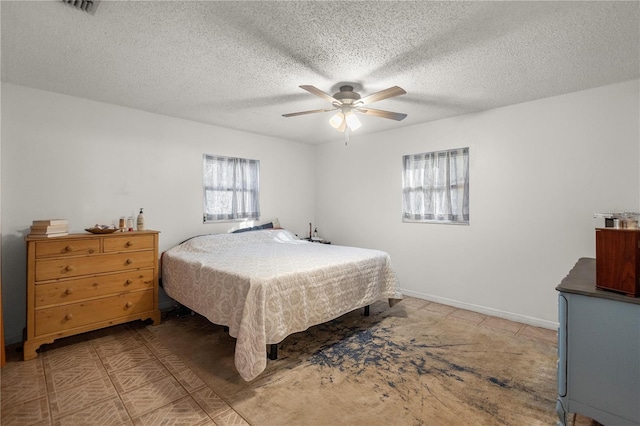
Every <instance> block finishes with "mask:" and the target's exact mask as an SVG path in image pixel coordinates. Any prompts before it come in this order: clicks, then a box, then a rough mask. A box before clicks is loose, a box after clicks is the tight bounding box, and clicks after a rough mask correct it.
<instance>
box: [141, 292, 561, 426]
mask: <svg viewBox="0 0 640 426" xmlns="http://www.w3.org/2000/svg"><path fill="white" fill-rule="evenodd" d="M149 330H150V331H151V332H152V333H153V334H154V335H156V336H157V337H158V338H159V339H160V340H161V341H162V342H163V343H164V344H165V345H166V346H167V347H168V348H169V349H171V350H173V351H175V353H177V354H179V356H180V357H181V358H182V359H183V361H184V362H185V363H186V364H187V365H188V366H189V367H190V368H191V369H192V370H193V371H194V372H195V373H196V374H197V375H198V377H199V378H200V379H201V380H202V381H204V382H205V383H206V384H207V385H209V387H210V388H211V389H214V390H215V392H216V393H217V395H219V396H220V397H221V398H222V399H223V400H224V401H225V402H226V403H227V404H229V405H230V406H231V407H233V409H234V410H235V411H237V412H238V413H239V414H240V415H241V416H242V417H243V418H244V419H246V420H247V421H248V422H249V423H251V424H255V425H292V424H296V425H347V424H348V425H352V424H367V425H390V424H394V425H430V426H437V425H518V426H520V425H528V426H532V425H554V424H555V423H556V420H557V417H556V415H555V411H554V409H555V399H556V392H557V390H556V361H557V349H556V344H555V332H553V331H550V330H543V329H537V328H535V327H529V326H526V325H522V324H518V323H514V322H510V321H506V320H501V319H498V318H493V317H487V316H485V315H481V314H477V313H473V312H469V311H464V310H458V309H455V308H452V307H449V306H445V305H440V304H436V303H430V302H428V301H424V300H420V299H415V298H406V299H405V300H403V301H402V302H401V303H399V304H397V305H396V306H394V307H393V308H389V307H388V305H386V304H385V303H382V302H379V303H376V304H374V305H373V306H372V307H371V315H370V316H369V317H364V316H362V312H361V311H356V312H352V313H349V314H347V315H344V316H342V317H340V318H338V319H337V320H334V321H331V322H329V323H327V324H322V325H319V326H315V327H312V328H310V329H309V330H307V331H305V332H302V333H297V334H295V335H292V336H289V337H288V338H286V339H285V340H284V341H283V342H282V343H281V344H280V345H279V353H278V359H277V360H275V361H269V362H268V365H267V369H266V370H265V372H263V373H262V374H261V375H260V376H259V377H258V378H256V379H255V380H253V381H251V382H245V381H244V380H242V379H241V378H240V377H239V375H238V374H237V372H236V370H235V367H234V365H233V352H234V345H235V340H234V339H233V338H231V337H230V336H229V335H228V334H227V333H226V332H224V330H223V328H222V327H220V326H217V325H214V324H211V323H209V322H208V321H207V320H206V319H205V318H203V317H201V316H199V315H195V316H190V315H186V316H180V317H177V316H168V317H167V318H165V320H164V321H163V322H162V324H161V325H159V326H157V327H149Z"/></svg>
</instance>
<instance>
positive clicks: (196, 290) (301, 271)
mask: <svg viewBox="0 0 640 426" xmlns="http://www.w3.org/2000/svg"><path fill="white" fill-rule="evenodd" d="M162 281H163V288H164V290H165V291H166V292H167V294H168V295H169V296H170V297H171V298H173V299H174V300H176V301H178V302H179V303H181V304H183V305H185V306H187V307H188V308H190V309H192V310H193V311H195V312H197V313H199V314H201V315H203V316H205V317H206V318H207V319H209V321H211V322H213V323H215V324H219V325H224V326H228V327H229V334H230V335H231V336H232V337H235V338H236V339H237V340H236V347H235V358H234V362H235V366H236V368H237V370H238V372H239V373H240V376H241V377H242V378H243V379H244V380H247V381H249V380H253V379H254V378H256V377H257V376H258V375H259V374H260V373H261V372H262V371H264V369H265V368H266V365H267V364H266V363H267V358H266V346H267V345H269V344H274V343H279V342H281V341H282V340H284V338H285V337H287V336H288V335H290V334H292V333H296V332H299V331H304V330H306V329H307V328H309V327H311V326H313V325H317V324H321V323H323V322H326V321H329V320H332V319H334V318H337V317H339V316H341V315H343V314H345V313H347V312H350V311H352V310H354V309H357V308H360V307H363V306H366V305H369V304H371V303H373V302H375V301H377V300H383V299H389V301H390V303H392V301H395V300H399V299H402V295H401V293H400V292H399V290H398V282H397V279H396V275H395V273H394V271H393V269H392V267H391V260H390V256H389V255H388V254H387V253H385V252H383V251H379V250H371V249H363V248H356V247H345V246H338V245H329V244H318V243H312V242H309V241H304V240H300V239H298V238H297V237H296V236H295V235H294V234H293V233H291V232H290V231H287V230H284V229H276V230H260V231H252V232H243V233H239V234H220V235H204V236H199V237H194V238H192V239H190V240H188V241H186V242H184V243H182V244H180V245H178V246H176V247H173V248H171V249H169V250H168V251H166V252H164V254H163V256H162Z"/></svg>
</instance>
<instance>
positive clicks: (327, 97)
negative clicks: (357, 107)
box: [299, 85, 340, 104]
mask: <svg viewBox="0 0 640 426" xmlns="http://www.w3.org/2000/svg"><path fill="white" fill-rule="evenodd" d="M299 87H300V88H301V89H304V90H306V91H307V92H309V93H311V94H313V95H316V96H318V97H321V98H322V99H324V100H325V101H328V102H330V103H332V104H333V103H334V102H338V103H340V101H339V100H337V99H336V98H334V97H333V96H331V95H327V94H326V93H324V92H323V91H322V90H320V89H318V88H317V87H315V86H308V85H307V86H299Z"/></svg>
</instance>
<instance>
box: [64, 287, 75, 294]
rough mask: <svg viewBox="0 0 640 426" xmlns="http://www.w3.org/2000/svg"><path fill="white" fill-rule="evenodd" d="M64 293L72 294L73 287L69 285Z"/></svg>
mask: <svg viewBox="0 0 640 426" xmlns="http://www.w3.org/2000/svg"><path fill="white" fill-rule="evenodd" d="M65 293H66V294H72V293H73V289H72V288H71V287H69V288H68V289H67V290H65Z"/></svg>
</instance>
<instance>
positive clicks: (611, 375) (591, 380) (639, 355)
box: [556, 258, 640, 426]
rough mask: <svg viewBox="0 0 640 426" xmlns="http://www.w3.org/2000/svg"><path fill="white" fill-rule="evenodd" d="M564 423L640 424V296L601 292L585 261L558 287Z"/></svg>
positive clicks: (561, 415)
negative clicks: (576, 417)
mask: <svg viewBox="0 0 640 426" xmlns="http://www.w3.org/2000/svg"><path fill="white" fill-rule="evenodd" d="M556 290H558V291H559V292H560V294H559V296H558V313H559V321H560V328H559V330H558V401H557V404H556V411H557V412H558V417H559V418H560V422H559V425H566V424H567V415H568V413H579V414H582V415H584V416H587V417H590V418H592V419H594V420H596V421H598V422H600V423H602V424H604V425H606V426H626V425H630V426H640V298H636V297H630V296H625V295H621V294H618V293H614V292H612V291H607V290H597V289H596V260H595V259H592V258H581V259H579V260H578V262H577V263H576V264H575V266H574V267H573V269H572V270H571V271H570V272H569V275H567V277H565V278H564V279H563V280H562V282H561V284H560V285H559V286H558V287H556Z"/></svg>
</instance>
